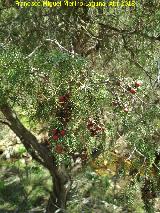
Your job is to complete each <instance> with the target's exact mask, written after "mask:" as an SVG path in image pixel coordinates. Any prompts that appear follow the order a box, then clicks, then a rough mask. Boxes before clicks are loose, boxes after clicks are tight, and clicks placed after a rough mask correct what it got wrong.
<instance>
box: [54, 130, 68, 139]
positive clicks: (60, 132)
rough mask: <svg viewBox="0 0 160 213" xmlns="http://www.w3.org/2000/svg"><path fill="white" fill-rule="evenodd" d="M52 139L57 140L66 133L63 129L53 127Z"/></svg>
mask: <svg viewBox="0 0 160 213" xmlns="http://www.w3.org/2000/svg"><path fill="white" fill-rule="evenodd" d="M52 133H53V140H55V141H57V140H58V139H59V138H60V137H64V136H65V134H66V131H65V130H64V129H62V130H59V129H53V130H52Z"/></svg>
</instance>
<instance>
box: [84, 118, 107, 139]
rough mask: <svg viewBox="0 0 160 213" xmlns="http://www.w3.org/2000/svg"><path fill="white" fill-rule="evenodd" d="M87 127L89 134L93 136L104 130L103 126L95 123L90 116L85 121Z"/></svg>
mask: <svg viewBox="0 0 160 213" xmlns="http://www.w3.org/2000/svg"><path fill="white" fill-rule="evenodd" d="M87 129H88V130H89V131H90V133H91V136H95V135H97V134H98V133H100V132H102V131H103V130H104V128H103V127H102V126H101V125H99V124H97V123H96V122H95V120H93V119H91V118H89V120H88V122H87Z"/></svg>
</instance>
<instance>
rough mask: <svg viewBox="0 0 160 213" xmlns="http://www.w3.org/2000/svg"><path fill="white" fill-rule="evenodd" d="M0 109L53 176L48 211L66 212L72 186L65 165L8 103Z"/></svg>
mask: <svg viewBox="0 0 160 213" xmlns="http://www.w3.org/2000/svg"><path fill="white" fill-rule="evenodd" d="M0 110H1V112H2V113H3V115H4V116H5V118H6V120H7V122H6V121H4V123H6V124H7V125H8V126H9V127H10V129H11V130H13V132H14V133H15V134H16V135H17V136H18V137H19V138H20V140H21V142H22V143H23V145H24V146H25V148H26V149H27V151H28V152H29V153H30V154H31V156H32V158H33V159H35V160H36V161H37V162H39V163H40V164H42V165H43V166H44V167H45V168H47V169H48V170H49V172H50V174H51V176H52V182H53V189H52V192H51V195H50V199H49V202H48V206H47V209H46V212H47V213H54V212H56V210H58V209H59V211H57V213H58V212H61V213H64V212H65V208H66V200H67V194H68V191H69V188H70V184H68V183H70V182H69V181H70V178H69V175H68V174H67V172H66V169H65V167H63V166H61V167H58V166H57V165H56V161H55V158H54V156H50V150H49V149H47V147H44V146H42V145H41V144H40V143H39V142H38V140H37V138H36V137H35V136H34V135H33V134H32V133H31V132H30V131H29V130H28V129H26V128H25V127H24V125H23V124H22V123H21V121H20V120H19V119H18V117H17V115H16V113H15V112H14V111H13V110H12V108H11V107H10V106H9V105H8V104H7V103H6V104H3V105H0Z"/></svg>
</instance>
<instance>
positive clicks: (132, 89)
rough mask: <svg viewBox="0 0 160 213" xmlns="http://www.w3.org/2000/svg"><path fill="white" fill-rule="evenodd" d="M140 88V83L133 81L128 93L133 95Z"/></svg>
mask: <svg viewBox="0 0 160 213" xmlns="http://www.w3.org/2000/svg"><path fill="white" fill-rule="evenodd" d="M140 86H142V82H141V81H135V82H134V85H133V87H130V86H128V91H129V92H130V93H132V94H135V93H136V92H137V90H136V89H137V88H138V87H140Z"/></svg>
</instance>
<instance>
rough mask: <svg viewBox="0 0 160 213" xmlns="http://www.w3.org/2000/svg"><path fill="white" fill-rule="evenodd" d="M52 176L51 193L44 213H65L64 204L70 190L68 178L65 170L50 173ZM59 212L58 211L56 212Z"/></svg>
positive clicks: (58, 169)
mask: <svg viewBox="0 0 160 213" xmlns="http://www.w3.org/2000/svg"><path fill="white" fill-rule="evenodd" d="M50 173H51V176H52V183H53V186H52V192H51V194H50V198H49V201H48V205H47V208H46V213H54V212H56V211H57V213H58V212H60V213H65V212H66V202H67V196H68V192H69V190H70V185H71V182H70V178H69V176H68V174H67V173H66V171H65V168H62V167H61V168H58V167H57V169H56V170H55V169H54V171H50ZM58 210H59V211H58Z"/></svg>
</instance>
